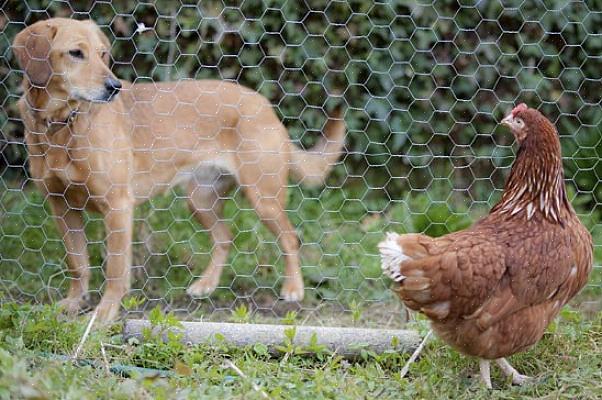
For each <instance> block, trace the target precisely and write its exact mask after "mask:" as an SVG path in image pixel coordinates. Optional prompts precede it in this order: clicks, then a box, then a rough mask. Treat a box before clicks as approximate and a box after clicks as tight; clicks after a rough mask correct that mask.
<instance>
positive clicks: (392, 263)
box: [378, 232, 410, 282]
mask: <svg viewBox="0 0 602 400" xmlns="http://www.w3.org/2000/svg"><path fill="white" fill-rule="evenodd" d="M400 238H401V236H400V235H398V234H397V233H393V232H388V233H387V237H386V239H385V240H383V241H382V242H380V243H379V244H378V249H379V251H380V259H381V268H382V270H383V273H384V274H385V275H387V276H388V277H389V278H391V279H393V280H394V281H395V282H402V281H403V280H404V279H405V278H406V277H405V276H403V275H402V274H401V263H402V262H404V261H406V260H409V259H410V257H408V256H407V255H405V254H404V252H403V248H402V247H401V245H400V244H399V239H400Z"/></svg>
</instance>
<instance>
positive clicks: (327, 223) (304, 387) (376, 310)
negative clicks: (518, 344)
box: [0, 180, 602, 399]
mask: <svg viewBox="0 0 602 400" xmlns="http://www.w3.org/2000/svg"><path fill="white" fill-rule="evenodd" d="M0 185H3V186H4V189H5V190H2V191H0V291H1V292H2V296H0V298H1V299H2V300H1V301H0V303H1V304H0V399H3V398H77V399H80V398H81V399H86V398H90V399H93V398H107V399H120V398H124V399H125V398H127V399H132V398H133V399H136V398H141V399H142V398H157V399H161V398H170V399H171V398H245V399H247V398H251V399H252V398H261V394H260V393H259V392H257V391H255V390H254V389H253V387H252V385H253V384H255V385H258V386H259V387H261V388H262V390H264V391H265V392H266V393H267V394H268V395H269V396H270V397H271V398H274V399H280V398H308V397H313V398H316V399H322V398H337V399H345V398H350V399H351V398H353V399H355V398H377V397H378V398H425V399H433V398H458V399H489V398H504V399H508V398H583V399H588V398H592V399H594V398H600V397H602V384H601V382H602V379H601V378H602V376H601V372H600V371H601V369H602V368H601V364H600V360H602V314H601V313H600V308H601V307H600V298H601V296H602V270H601V269H600V268H596V269H595V272H594V274H593V276H592V278H591V281H590V282H591V284H590V285H589V286H588V287H587V288H586V290H584V291H583V293H582V294H581V296H580V297H579V298H578V299H577V300H576V301H574V302H573V303H572V304H571V306H569V307H567V308H566V309H565V310H564V311H563V313H562V316H561V318H560V319H559V320H558V321H557V322H555V323H554V324H552V326H551V327H550V330H549V333H548V334H546V336H545V337H544V339H543V340H542V342H541V343H540V344H538V345H537V346H536V347H535V348H533V349H532V350H530V351H529V352H527V353H524V354H521V355H517V356H515V357H513V358H512V361H513V363H514V364H515V366H516V367H517V368H518V369H519V370H520V371H521V372H523V373H527V374H530V375H534V376H536V378H537V380H536V384H533V385H529V386H527V387H524V388H523V387H521V388H517V387H511V385H509V384H508V382H506V381H505V380H504V379H503V378H502V377H501V376H500V375H499V374H498V371H497V370H495V371H496V372H495V373H494V385H495V387H496V390H494V391H493V392H488V391H486V390H483V389H482V388H481V387H480V386H479V385H478V384H477V383H476V382H475V380H474V379H472V375H474V374H475V372H476V371H477V365H476V362H475V361H474V360H469V359H466V358H464V357H462V356H460V355H459V354H458V353H456V352H455V351H453V350H451V349H449V348H448V347H446V346H444V345H443V344H442V343H441V342H440V341H438V340H434V341H432V342H431V343H430V344H429V345H428V346H427V348H426V349H425V351H424V352H423V354H422V356H421V358H420V359H419V360H418V362H416V363H415V364H413V365H412V367H411V369H410V374H409V376H407V377H406V378H405V379H400V378H399V375H398V372H399V370H400V369H401V367H402V366H403V365H404V363H405V361H406V358H407V355H405V354H395V353H391V354H382V355H377V354H368V353H366V354H364V355H363V356H362V357H361V358H360V359H358V360H353V361H348V360H344V359H342V358H340V357H338V356H336V355H332V354H328V353H323V352H318V353H317V354H314V355H312V356H307V355H306V354H305V355H303V354H299V352H300V351H301V352H307V351H310V352H313V353H315V351H313V350H315V349H297V350H291V351H290V352H289V353H287V354H286V355H285V356H284V357H277V358H276V357H272V356H270V355H269V354H268V353H267V351H266V349H265V348H263V347H262V346H261V345H256V346H253V347H251V348H244V349H240V348H239V349H232V348H227V347H226V346H223V345H217V346H215V345H213V346H208V345H199V346H195V347H191V348H189V347H184V346H182V345H180V344H179V343H177V341H176V340H172V341H170V342H168V343H163V342H161V341H160V340H158V339H157V338H155V337H150V336H149V337H147V338H146V340H145V341H143V342H142V343H125V344H123V343H122V338H121V336H120V327H119V326H118V325H115V326H113V327H109V328H105V329H100V330H96V331H94V332H93V333H92V335H91V337H90V339H89V340H88V341H87V342H86V346H85V348H84V353H83V357H84V358H86V359H89V360H92V361H94V363H95V365H96V367H94V366H91V365H74V364H73V363H72V362H65V361H61V360H57V359H51V358H49V356H48V355H49V354H62V355H65V354H71V353H72V352H73V351H74V349H75V347H76V346H77V343H78V341H79V340H80V337H81V335H82V333H83V330H84V328H85V324H86V317H85V316H81V317H79V318H78V319H75V320H70V319H65V318H64V317H62V316H61V315H60V314H59V313H58V312H57V310H56V308H55V307H54V306H52V305H51V304H52V303H53V302H54V301H55V300H56V299H58V298H60V297H61V296H62V294H63V293H65V291H66V288H67V286H68V277H67V275H66V272H65V252H64V248H63V245H62V242H61V240H60V237H59V236H58V233H57V231H56V229H55V226H54V221H53V220H52V217H51V215H50V213H49V210H48V207H47V205H46V204H45V203H44V199H43V198H42V196H41V195H40V194H39V192H37V191H36V190H33V189H32V188H25V190H22V189H20V188H17V189H11V188H10V187H9V185H8V184H7V183H6V182H4V181H2V180H0ZM449 193H450V190H449V188H448V187H447V186H437V185H433V186H431V187H430V188H429V190H428V191H414V192H411V193H408V194H407V196H406V197H405V199H404V200H402V201H397V202H394V203H390V202H389V201H388V200H387V198H386V196H383V195H382V193H381V192H379V191H371V190H369V189H368V188H366V186H365V184H361V183H360V184H349V185H346V186H345V188H336V187H335V188H330V189H325V190H305V189H299V188H297V187H292V188H291V190H290V193H289V201H288V208H289V210H290V211H289V216H290V218H291V220H292V221H293V223H294V224H295V226H297V227H298V232H299V236H300V238H301V242H302V243H303V245H302V248H301V262H302V265H303V270H304V276H305V283H306V286H307V288H308V290H307V291H306V299H305V300H304V302H303V303H302V304H301V305H300V306H291V305H287V304H282V303H281V302H279V301H278V295H277V294H278V292H279V289H280V285H281V283H282V279H281V275H280V274H281V271H282V269H283V265H282V259H281V255H280V250H279V248H278V246H277V244H276V243H275V241H274V238H273V236H272V235H271V234H270V233H269V232H268V231H267V229H266V228H265V227H264V226H263V225H262V224H260V223H259V221H258V220H257V217H256V216H255V213H254V212H253V210H252V209H251V208H250V206H249V205H248V203H246V201H245V200H244V198H242V196H240V195H239V194H235V195H234V196H233V199H232V200H231V201H228V202H227V206H226V210H225V218H226V219H228V220H229V221H230V225H231V226H232V230H233V232H234V233H235V241H234V248H233V250H232V252H231V254H230V258H229V263H230V267H229V268H227V269H226V271H225V273H224V276H223V277H222V280H221V285H222V286H221V287H220V288H219V289H218V290H217V291H216V293H215V294H214V295H212V296H211V297H210V298H209V299H205V300H201V301H192V300H190V299H189V298H188V297H186V295H185V288H186V287H187V286H188V285H189V284H190V282H191V281H192V279H194V278H195V277H196V276H198V275H200V274H201V272H202V269H203V267H204V265H205V264H206V263H207V261H208V257H209V251H210V249H211V244H210V242H209V240H208V236H207V234H206V232H204V231H203V230H202V229H201V228H200V227H199V226H198V225H197V224H196V223H195V222H194V221H192V220H191V217H190V213H189V212H188V210H187V207H186V205H185V202H184V201H183V200H182V199H181V197H182V195H181V193H179V192H174V193H170V194H167V195H164V196H159V197H157V198H155V199H153V200H152V201H151V202H149V203H148V204H145V205H144V206H141V207H139V208H138V210H137V211H136V219H137V223H136V229H135V245H134V265H135V267H134V282H133V290H132V293H131V295H130V296H129V297H128V298H127V299H126V300H125V301H124V305H125V306H126V307H127V308H128V309H129V310H130V315H133V316H140V315H141V314H144V315H145V316H146V317H150V318H154V319H155V320H157V321H159V322H158V323H159V324H169V322H168V321H170V320H169V319H166V318H165V317H164V314H163V311H160V310H164V311H165V312H167V311H173V312H174V313H175V315H178V316H181V317H192V318H201V317H202V318H204V319H213V320H222V321H223V320H230V321H234V322H240V323H247V322H282V323H287V324H326V325H339V326H340V325H352V326H362V327H376V326H378V327H383V326H387V327H399V326H402V325H403V324H404V323H405V320H404V319H403V318H402V317H401V316H400V315H401V314H402V313H401V307H400V306H399V303H398V302H397V301H396V300H395V299H394V298H393V296H392V294H391V291H390V290H389V289H388V287H389V282H388V281H386V280H384V279H383V278H382V276H381V273H380V265H379V259H378V257H377V254H376V244H377V243H378V241H380V240H381V239H382V237H383V232H384V231H386V230H395V231H397V232H427V233H428V234H431V235H442V234H445V233H447V232H449V231H455V230H458V229H462V228H464V227H466V226H468V225H470V224H471V223H472V221H474V219H475V218H477V217H478V216H480V215H483V214H484V213H485V212H486V210H487V209H488V208H489V206H490V205H489V204H487V203H486V202H477V203H475V202H471V201H468V200H467V198H466V197H465V196H464V194H463V193H462V192H452V194H451V195H450V194H449ZM479 198H488V197H487V196H484V195H483V196H479ZM582 219H583V221H584V223H586V224H587V226H588V227H589V228H590V229H591V230H592V232H593V235H594V241H595V243H596V265H600V264H601V261H602V254H601V253H600V249H601V248H602V234H600V230H599V226H601V225H600V220H599V219H600V218H599V216H598V215H597V214H593V213H590V214H586V215H583V218H582ZM86 231H87V234H88V239H89V241H90V245H89V251H90V255H91V262H92V266H93V280H92V288H93V294H95V297H96V299H97V298H98V295H99V293H100V292H101V291H102V282H103V279H102V268H101V265H102V260H103V258H104V253H103V252H104V248H103V228H102V221H101V220H99V219H98V217H97V216H94V215H88V216H87V225H86ZM136 266H137V267H136ZM142 267H143V268H142ZM28 302H29V303H32V304H36V305H35V306H29V305H27V303H28ZM45 304H46V305H45ZM156 305H159V306H160V307H159V308H155V306H156ZM151 310H154V311H151ZM575 310H577V311H575ZM162 316H163V317H162ZM166 321H167V322H166ZM412 324H413V325H412V326H411V327H414V328H416V329H419V330H421V331H422V332H423V333H424V332H425V329H426V325H425V323H424V321H422V320H419V321H417V322H413V323H412ZM101 343H108V344H109V345H113V346H109V347H106V351H107V357H108V359H109V360H108V361H109V362H110V363H111V364H122V365H129V366H139V367H151V368H157V369H161V370H167V371H171V372H172V373H173V374H174V375H173V376H170V377H167V378H159V377H157V376H154V377H152V376H151V377H148V376H142V375H136V374H133V375H130V376H122V375H119V374H114V373H111V372H107V371H105V369H104V367H103V363H104V361H103V359H102V357H101V354H100V348H101ZM114 346H116V347H114ZM284 347H286V346H284ZM226 360H230V361H231V362H232V363H234V365H236V366H237V367H238V368H239V369H240V370H241V371H243V372H244V374H245V375H246V378H242V377H240V376H239V375H238V374H237V373H236V372H234V370H233V369H232V368H229V367H225V366H224V365H225V363H226Z"/></svg>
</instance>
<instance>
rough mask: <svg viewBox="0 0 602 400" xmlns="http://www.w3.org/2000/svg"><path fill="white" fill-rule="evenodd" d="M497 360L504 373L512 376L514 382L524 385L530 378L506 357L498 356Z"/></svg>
mask: <svg viewBox="0 0 602 400" xmlns="http://www.w3.org/2000/svg"><path fill="white" fill-rule="evenodd" d="M495 362H496V363H497V365H499V366H500V368H501V369H502V372H503V373H504V375H506V376H510V377H512V383H513V384H515V385H522V384H524V383H526V382H527V381H528V380H529V379H530V377H528V376H526V375H521V374H519V373H518V371H517V370H515V369H514V367H513V366H512V365H510V363H509V362H508V361H507V360H506V359H505V358H498V359H497V360H495Z"/></svg>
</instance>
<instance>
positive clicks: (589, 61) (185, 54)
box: [0, 0, 602, 326]
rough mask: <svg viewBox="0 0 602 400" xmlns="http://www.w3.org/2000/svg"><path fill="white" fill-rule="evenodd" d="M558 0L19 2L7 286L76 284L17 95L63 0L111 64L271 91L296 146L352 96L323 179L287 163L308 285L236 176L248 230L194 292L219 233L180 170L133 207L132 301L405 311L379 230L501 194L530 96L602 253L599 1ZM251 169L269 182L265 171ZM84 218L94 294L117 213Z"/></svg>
mask: <svg viewBox="0 0 602 400" xmlns="http://www.w3.org/2000/svg"><path fill="white" fill-rule="evenodd" d="M550 3H552V2H539V1H534V2H523V1H486V2H485V1H469V0H461V1H432V2H431V1H417V2H367V1H350V2H344V1H305V2H296V1H268V2H266V1H259V0H245V1H244V2H231V1H226V0H224V1H223V2H222V1H220V0H216V1H214V0H209V1H206V2H205V1H204V2H202V4H200V3H199V4H196V3H194V4H190V3H189V2H187V1H182V2H177V1H166V0H165V1H162V0H158V1H156V2H153V3H148V2H139V1H133V0H126V1H123V2H106V1H85V2H78V3H77V5H74V4H70V2H67V1H43V0H39V1H34V0H27V1H24V2H18V3H17V2H6V3H4V5H3V6H2V10H1V12H0V30H1V32H0V48H1V53H0V64H1V65H0V68H2V81H1V85H0V92H1V94H0V98H1V99H2V108H1V113H0V129H1V133H2V137H3V139H2V140H3V141H2V142H1V147H0V150H1V158H0V165H1V168H2V169H1V171H2V175H1V177H0V187H1V190H2V193H1V194H0V213H1V214H0V222H1V223H0V235H1V238H0V265H1V266H0V270H1V271H2V272H1V273H0V282H1V287H2V292H3V297H5V298H7V297H8V298H12V299H17V300H19V301H25V300H29V301H34V302H48V301H53V300H56V299H58V298H60V297H62V296H64V294H65V293H66V291H67V287H68V285H69V281H70V278H69V275H68V273H67V271H66V252H65V249H64V246H63V243H62V237H61V234H60V233H59V232H58V230H57V228H56V227H55V221H54V220H55V218H53V217H52V213H51V212H50V209H49V206H48V204H47V202H46V199H45V196H44V195H42V194H41V192H40V191H39V190H36V189H35V188H34V186H33V185H32V184H31V180H32V179H31V177H30V175H29V174H28V171H27V167H26V161H25V160H26V149H25V146H24V145H23V139H22V138H23V126H22V121H21V120H20V117H19V116H18V113H17V109H16V102H17V99H18V97H20V95H21V94H22V92H21V91H20V89H19V88H20V86H19V84H20V81H21V79H22V71H21V70H20V68H19V66H18V64H17V63H16V61H15V60H13V57H12V55H11V50H10V48H11V42H12V41H13V38H14V37H15V35H16V33H17V32H18V31H20V30H22V29H23V28H24V27H25V26H28V25H30V24H32V23H33V22H35V21H37V20H41V19H47V18H50V17H67V18H72V19H92V20H93V21H95V22H96V23H97V24H98V25H99V26H100V27H101V28H102V32H103V33H104V34H105V35H106V36H107V37H108V39H109V42H110V44H111V49H110V53H111V62H110V66H111V69H112V71H113V73H114V74H115V75H116V76H117V77H119V78H120V79H123V80H129V81H133V82H135V83H144V82H147V83H148V82H151V83H152V82H159V81H178V80H182V79H185V78H194V79H208V78H213V79H218V80H221V81H224V82H226V81H228V82H237V83H239V84H242V85H245V86H247V87H249V88H252V89H254V90H257V91H258V92H259V93H260V94H261V95H263V96H265V97H266V98H267V99H268V100H269V102H270V103H271V105H272V106H273V109H274V111H275V112H276V113H277V116H278V118H279V119H280V120H281V121H282V122H283V123H284V125H285V126H286V128H287V129H288V133H287V134H288V135H290V137H291V138H292V142H293V144H294V145H295V146H300V147H306V148H309V147H311V146H312V145H313V144H315V143H316V142H317V141H319V138H320V135H319V131H322V130H324V127H325V122H326V120H327V116H328V115H330V114H332V113H333V110H334V109H335V108H336V107H337V106H341V105H342V106H343V108H344V110H345V114H344V119H345V121H346V124H347V136H346V145H345V152H344V154H343V155H342V156H341V157H340V162H339V163H338V165H337V166H336V167H335V168H334V169H333V171H332V172H330V174H329V176H328V178H327V179H326V182H325V184H324V186H323V187H321V188H307V187H305V186H304V185H299V184H297V183H294V182H293V181H291V182H293V183H290V184H288V185H286V187H285V188H284V189H280V190H287V192H288V195H287V198H286V211H287V214H288V217H289V219H290V220H291V222H292V223H293V225H294V226H295V229H296V231H297V234H298V236H299V238H300V242H301V247H300V251H299V255H300V262H301V265H302V272H303V276H304V282H305V298H304V300H303V301H301V302H299V303H298V304H290V303H286V302H284V301H282V300H279V292H280V287H281V286H282V284H283V281H284V279H283V270H284V263H285V259H284V258H285V257H284V256H283V254H284V253H285V251H284V250H283V248H282V247H283V246H282V243H283V242H282V241H279V240H278V239H282V237H281V235H280V234H279V236H277V237H275V236H274V235H273V233H272V232H270V230H269V229H267V228H266V226H265V224H263V223H262V222H261V221H260V219H259V218H258V217H257V215H256V213H255V210H254V208H255V207H253V206H252V205H251V203H250V202H249V200H248V197H249V196H245V193H243V192H245V189H240V186H238V187H239V188H238V189H233V190H232V191H224V192H219V193H218V197H219V198H218V199H217V200H219V199H222V198H223V199H226V200H227V201H226V202H225V209H224V211H223V215H220V216H219V219H220V220H222V221H224V222H226V223H227V225H228V226H230V227H231V231H232V237H233V246H232V248H230V249H229V252H228V258H227V260H226V261H225V268H224V273H223V275H222V276H221V278H220V279H219V284H218V288H217V290H216V291H215V292H213V293H212V294H211V295H210V296H208V297H207V298H205V299H201V300H193V299H191V298H190V297H189V296H188V295H187V294H186V288H187V287H188V286H189V285H190V284H191V283H192V282H193V280H194V279H196V278H198V277H199V276H201V275H202V274H203V271H204V269H205V268H206V266H207V264H209V263H210V260H211V252H212V250H215V249H216V245H215V244H214V243H213V242H212V241H211V240H210V238H209V234H208V233H209V232H208V229H207V228H204V227H202V226H201V225H199V224H198V223H197V222H196V220H195V219H194V218H193V217H192V215H191V213H190V212H189V210H188V209H187V207H186V201H185V200H187V199H188V198H189V194H188V192H187V191H186V190H183V189H181V188H177V187H176V188H173V189H170V190H168V191H167V193H165V194H161V195H158V196H155V197H153V198H152V199H151V200H150V201H148V202H146V203H144V204H143V205H141V206H139V207H138V208H137V210H136V212H135V225H134V234H133V236H134V243H133V260H132V264H133V266H132V274H133V287H132V290H131V291H130V296H135V297H136V298H138V299H140V300H144V302H142V304H139V305H138V307H137V308H136V311H141V312H144V311H146V310H148V309H149V308H150V307H154V305H155V304H160V305H161V306H162V307H163V308H165V309H169V310H174V311H177V312H179V313H181V314H185V315H186V316H191V317H198V316H200V315H203V316H205V317H206V318H211V319H215V320H224V319H229V318H231V317H230V315H231V313H232V312H233V310H235V309H236V307H238V306H239V305H240V304H246V305H247V306H248V307H249V308H250V309H251V310H253V311H256V314H255V317H256V318H257V319H259V320H262V319H266V320H273V319H278V318H281V317H282V316H283V315H284V314H285V312H286V311H290V310H296V311H298V312H299V313H300V314H302V319H300V321H302V323H310V322H313V323H319V324H332V325H345V324H349V323H359V324H361V325H368V326H370V325H378V326H383V325H389V326H391V325H395V324H398V323H400V321H401V320H402V319H401V318H397V315H398V314H397V313H395V312H393V313H391V311H395V310H396V309H399V305H398V303H397V302H396V301H395V300H394V299H393V296H392V295H391V293H390V291H389V289H388V287H389V284H388V282H387V281H386V280H385V279H383V278H382V277H381V273H380V267H379V259H378V257H377V254H376V253H377V252H376V243H377V242H378V241H379V240H380V239H381V238H382V235H383V232H384V231H385V230H396V231H399V232H410V231H415V232H427V233H429V234H431V235H442V234H445V233H447V232H449V231H454V230H458V229H461V228H463V227H466V226H468V225H470V223H471V222H472V221H473V220H474V219H475V218H477V217H478V216H480V215H483V214H484V213H486V212H487V210H488V209H489V208H490V207H491V206H492V205H493V204H494V203H495V202H496V201H497V199H499V197H500V194H501V191H502V188H503V181H504V176H506V174H507V172H508V168H509V165H510V163H511V161H512V160H513V156H514V149H515V147H513V138H511V135H508V134H507V132H504V131H503V130H499V129H497V126H498V121H499V119H500V117H501V116H502V114H503V113H505V112H506V111H507V110H508V109H509V108H510V107H511V106H512V105H513V104H515V103H516V102H519V101H525V102H527V103H528V104H529V105H531V106H533V107H538V108H539V109H540V110H542V111H543V112H544V113H545V114H546V115H547V116H549V117H550V118H551V120H552V121H554V123H555V124H556V126H557V127H558V129H559V131H560V134H561V141H562V145H563V155H564V157H565V169H566V176H567V185H568V188H569V192H570V198H571V201H572V202H573V203H574V204H575V206H576V208H577V210H578V212H579V214H580V216H581V218H582V220H583V221H584V223H585V224H586V225H587V226H588V227H589V228H590V229H591V231H592V233H593V236H594V241H595V244H596V253H599V249H600V237H601V236H600V227H601V226H602V224H601V223H600V219H601V217H602V214H601V210H600V208H599V205H600V203H601V200H602V191H601V190H600V185H599V183H598V181H599V178H598V177H599V176H600V174H601V173H602V169H601V167H600V163H599V154H600V151H602V140H601V139H602V128H601V127H602V106H601V103H600V93H602V83H601V81H602V76H601V71H602V69H601V68H600V65H601V64H600V46H599V43H600V40H601V39H600V35H601V28H600V27H601V26H602V14H601V12H600V6H601V4H600V3H599V2H595V1H592V2H570V1H556V2H553V4H552V5H550ZM217 87H220V85H217ZM171 90H172V89H169V88H168V89H166V91H167V92H170V91H171ZM215 90H219V89H215ZM167 96H169V95H167ZM151 102H152V101H151ZM244 103H245V102H244V101H242V102H240V103H239V104H238V106H239V107H242V106H243V105H244ZM198 112H199V113H200V114H202V113H203V110H200V111H198ZM237 112H238V113H239V115H240V112H241V111H240V109H239V110H237ZM168 113H169V112H168ZM149 118H157V117H156V116H155V117H149ZM254 126H256V125H254ZM109 132H111V129H109V130H107V133H109ZM180 150H182V149H180ZM235 151H240V149H235ZM274 156H276V154H274ZM243 168H246V167H243ZM158 173H159V172H157V171H156V174H158ZM253 178H254V179H255V184H256V182H257V181H258V180H260V179H262V178H261V174H259V176H257V175H255V176H254V177H253ZM252 181H253V180H251V182H250V183H249V184H247V186H246V187H247V189H248V188H249V187H250V188H253V187H254V184H253V182H252ZM210 186H212V185H210ZM243 186H244V185H243ZM208 190H211V189H208ZM209 225H211V224H209ZM212 227H213V226H212ZM85 228H86V232H87V240H88V249H89V253H90V263H91V268H92V284H91V292H92V293H93V294H94V295H96V297H99V294H100V293H101V291H102V290H103V288H104V286H105V284H104V283H103V282H104V276H103V274H104V273H103V268H102V265H103V263H104V262H105V260H106V258H107V252H106V249H105V243H104V230H103V221H102V219H101V218H100V217H99V216H98V215H97V214H94V213H90V214H86V216H85ZM273 230H274V229H273ZM275 231H278V230H277V229H276V230H275ZM219 248H221V247H220V246H218V251H219ZM598 265H599V258H596V268H595V270H594V276H593V278H592V280H591V283H590V285H589V286H588V287H587V289H586V290H585V291H584V293H583V294H582V295H581V297H580V298H581V300H580V301H578V303H579V304H580V305H581V306H582V307H583V309H584V310H588V309H591V308H592V307H599V305H600V303H599V294H600V292H601V289H602V278H601V270H600V267H599V266H598ZM128 303H130V304H134V303H135V302H131V301H129V302H128ZM136 311H131V312H132V313H135V312H136ZM360 315H361V317H360ZM356 320H359V322H358V321H356Z"/></svg>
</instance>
